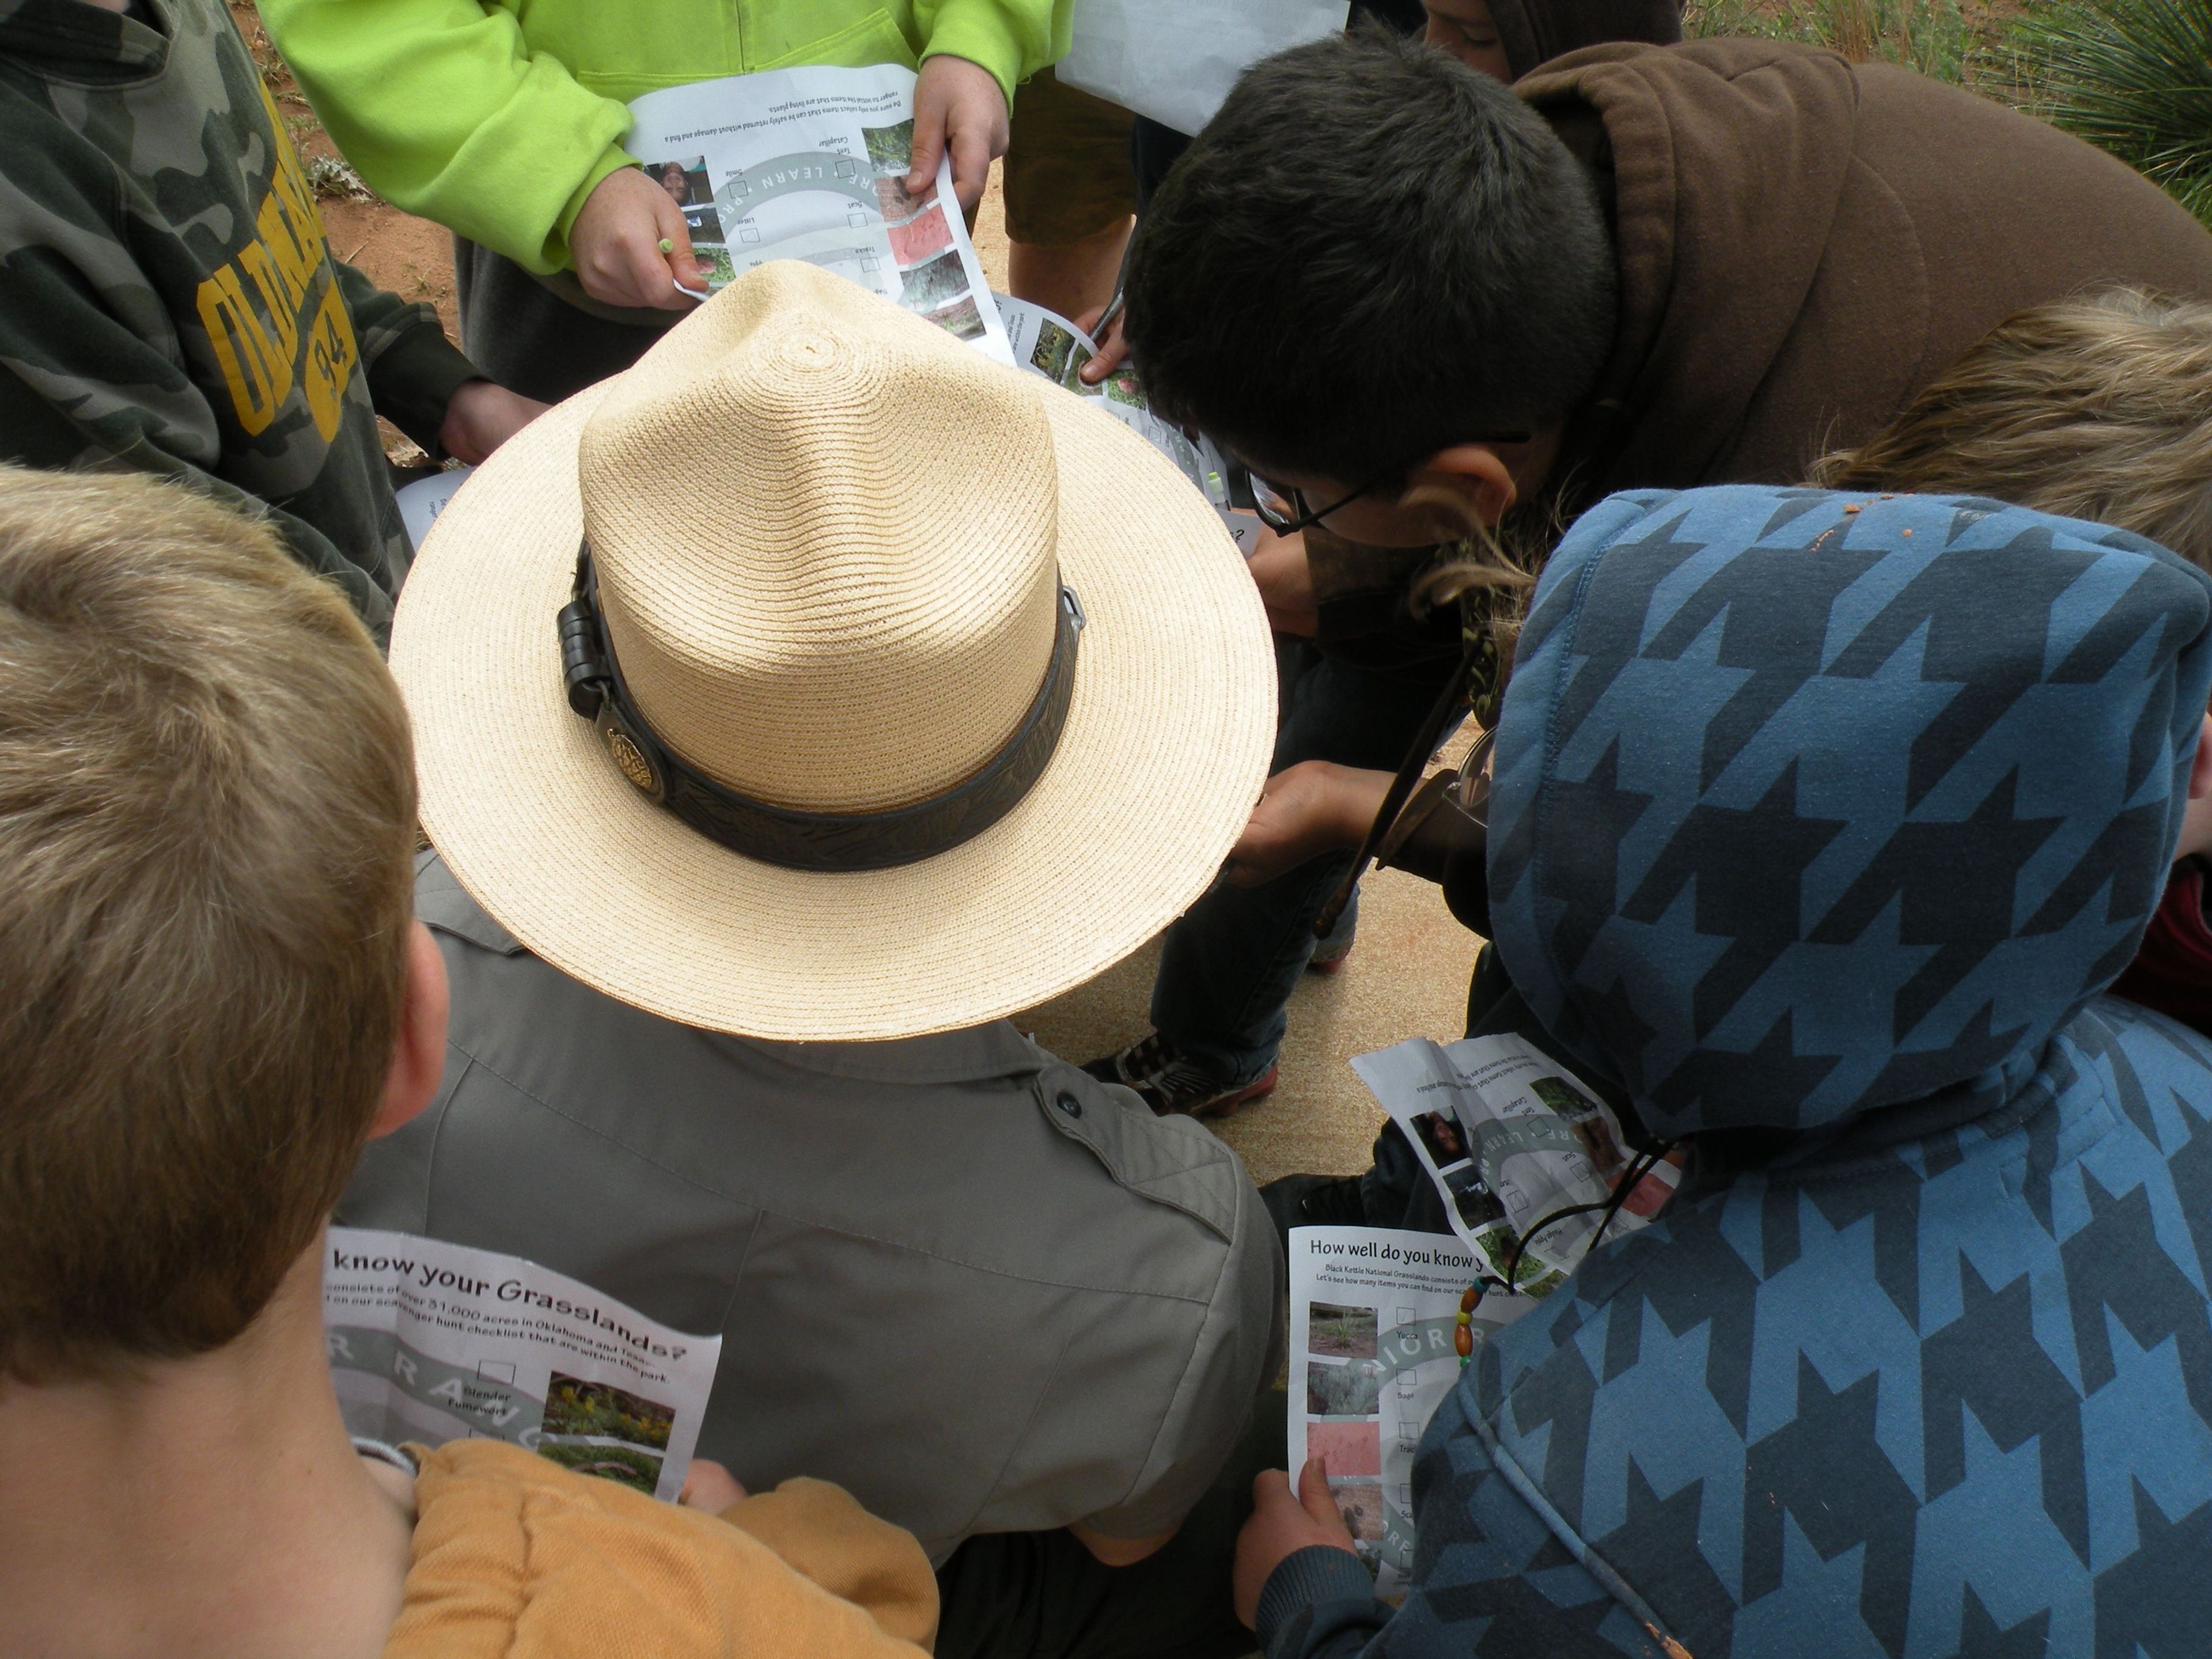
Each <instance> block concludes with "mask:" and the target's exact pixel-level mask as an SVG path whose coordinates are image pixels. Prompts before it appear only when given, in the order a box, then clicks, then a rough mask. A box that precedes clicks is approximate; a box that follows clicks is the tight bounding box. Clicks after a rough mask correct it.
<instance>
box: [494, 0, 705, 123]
mask: <svg viewBox="0 0 2212 1659" xmlns="http://www.w3.org/2000/svg"><path fill="white" fill-rule="evenodd" d="M504 3H505V5H506V8H507V9H508V10H509V11H511V12H513V14H514V18H515V21H517V22H518V23H520V25H521V27H522V39H523V43H524V45H525V46H527V47H528V49H529V51H530V53H531V55H532V57H538V56H540V55H542V56H544V57H547V58H552V59H553V60H554V61H555V62H556V63H557V64H560V65H561V67H562V68H563V69H565V70H568V74H569V76H571V78H573V79H574V81H575V82H576V84H577V85H579V86H580V87H583V88H586V90H588V91H591V92H595V93H597V94H599V96H601V97H602V98H613V99H617V100H622V101H623V102H628V101H629V100H630V99H632V98H635V97H637V96H639V95H640V94H643V93H647V92H651V91H653V90H654V89H655V88H660V87H674V86H684V85H686V84H688V83H689V82H693V81H711V80H714V79H715V78H716V77H717V76H724V75H737V74H739V73H741V72H742V71H743V70H744V68H745V64H744V58H743V51H742V42H741V40H740V35H739V25H738V13H737V11H736V9H734V8H733V7H732V4H731V3H730V0H653V3H652V4H650V5H643V6H623V5H609V4H607V3H605V0H504Z"/></svg>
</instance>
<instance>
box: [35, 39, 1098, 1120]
mask: <svg viewBox="0 0 2212 1659" xmlns="http://www.w3.org/2000/svg"><path fill="white" fill-rule="evenodd" d="M0 3H4V0H0ZM415 915H416V919H417V920H418V921H421V922H422V924H423V926H425V927H428V928H430V929H431V930H432V931H433V932H435V933H445V934H448V935H450V936H451V937H453V938H454V939H462V940H465V941H466V942H467V943H469V944H471V945H476V946H477V948H478V949H480V950H485V951H496V952H497V953H498V954H500V955H501V956H507V957H519V956H522V955H524V954H525V953H526V951H527V948H528V947H526V945H524V944H523V943H522V941H521V940H520V939H516V938H515V936H514V935H513V934H512V933H508V932H507V929H506V928H504V927H501V926H500V925H499V923H498V922H496V921H493V920H492V918H491V917H490V916H489V915H487V914H486V913H485V911H484V908H483V906H482V905H480V904H478V903H477V902H476V901H475V900H474V899H472V898H471V897H470V896H469V895H468V891H467V890H466V889H465V888H464V887H462V885H461V884H460V883H459V882H458V881H456V880H455V879H454V878H453V872H452V871H450V870H448V869H447V867H446V864H445V861H444V860H442V859H441V858H440V857H439V856H438V855H437V854H436V853H435V852H424V853H420V854H416V860H415ZM703 1035H705V1036H708V1038H709V1039H711V1040H712V1041H714V1042H733V1043H741V1044H743V1045H744V1046H745V1047H746V1048H755V1049H758V1050H760V1051H762V1052H763V1053H765V1054H773V1055H774V1056H775V1058H776V1059H777V1060H780V1061H781V1062H782V1063H783V1064H785V1065H787V1066H793V1067H794V1068H795V1069H797V1070H799V1071H802V1072H811V1073H814V1074H815V1075H816V1076H817V1077H837V1078H848V1079H852V1080H853V1081H854V1082H857V1083H904V1084H939V1083H979V1082H981V1081H983V1080H984V1079H989V1078H1029V1077H1034V1076H1036V1074H1037V1073H1040V1072H1042V1071H1043V1070H1044V1069H1045V1068H1046V1067H1047V1066H1053V1065H1056V1064H1059V1063H1060V1062H1059V1061H1058V1060H1056V1059H1055V1057H1054V1055H1053V1054H1049V1053H1048V1052H1047V1051H1046V1050H1045V1049H1043V1048H1039V1047H1038V1046H1037V1045H1036V1043H1035V1042H1031V1041H1030V1039H1029V1038H1027V1037H1025V1036H1023V1035H1022V1034H1021V1032H1020V1031H1018V1030H1016V1029H1015V1027H1014V1024H1013V1023H1012V1021H1011V1020H1004V1019H994V1020H989V1021H987V1022H985V1023H984V1024H981V1025H970V1026H968V1027H966V1028H965V1029H963V1030H957V1031H937V1032H933V1033H931V1034H930V1035H928V1036H910V1037H894V1038H891V1039H889V1040H887V1041H884V1042H767V1041H765V1040H763V1039H762V1038H759V1037H741V1036H729V1035H727V1034H726V1033H723V1032H719V1031H709V1032H706V1033H703Z"/></svg>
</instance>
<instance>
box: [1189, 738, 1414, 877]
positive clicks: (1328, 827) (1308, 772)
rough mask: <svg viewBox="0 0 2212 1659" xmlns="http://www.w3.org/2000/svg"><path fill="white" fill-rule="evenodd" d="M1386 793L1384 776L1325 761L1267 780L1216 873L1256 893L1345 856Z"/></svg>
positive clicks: (1387, 784) (1387, 781) (1371, 820)
mask: <svg viewBox="0 0 2212 1659" xmlns="http://www.w3.org/2000/svg"><path fill="white" fill-rule="evenodd" d="M1388 793H1390V774H1389V773H1388V772H1366V771H1361V770H1359V769H1356V768H1353V767H1350V766H1337V765H1334V764H1332V763H1330V762H1328V761H1300V762H1299V763H1297V765H1296V766H1291V767H1286V768H1285V769H1283V770H1282V771H1280V772H1278V773H1276V774H1275V775H1274V776H1273V777H1272V778H1269V779H1268V780H1267V787H1266V788H1265V789H1264V790H1262V791H1261V795H1260V804H1259V805H1257V806H1255V807H1254V808H1253V809H1252V818H1251V822H1249V823H1247V824H1246V825H1245V826H1244V833H1243V835H1242V836H1238V837H1237V845H1236V846H1234V847H1232V848H1230V849H1229V862H1228V863H1227V865H1225V866H1224V867H1223V869H1222V872H1221V873H1222V875H1223V877H1224V878H1225V879H1226V880H1227V882H1228V883H1229V884H1230V885H1231V887H1257V886H1258V885H1259V884H1261V882H1266V881H1273V879H1274V878H1276V877H1277V876H1279V875H1282V874H1284V873H1285V872H1287V871H1291V870H1295V869H1297V867H1298V866H1300V865H1302V864H1304V863H1305V862H1307V861H1308V860H1311V859H1317V858H1319V857H1321V856H1322V854H1324V853H1349V852H1351V851H1352V849H1354V848H1357V847H1358V845H1359V843H1360V841H1361V839H1362V838H1363V837H1364V836H1365V835H1366V834H1367V826H1368V825H1370V823H1374V822H1375V815H1376V813H1377V812H1379V811H1382V810H1383V796H1385V795H1387V794H1388Z"/></svg>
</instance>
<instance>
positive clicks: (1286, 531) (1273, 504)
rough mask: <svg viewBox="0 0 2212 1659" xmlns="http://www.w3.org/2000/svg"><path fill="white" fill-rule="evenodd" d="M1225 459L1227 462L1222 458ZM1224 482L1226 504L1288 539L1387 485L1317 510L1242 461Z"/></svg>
mask: <svg viewBox="0 0 2212 1659" xmlns="http://www.w3.org/2000/svg"><path fill="white" fill-rule="evenodd" d="M1529 437H1530V435H1529V434H1528V433H1526V432H1500V433H1498V434H1497V435H1494V436H1492V437H1486V438H1475V439H1472V440H1470V441H1471V442H1474V443H1485V444H1525V443H1527V442H1528V441H1529ZM1224 459H1226V458H1224ZM1225 482H1226V483H1227V484H1228V486H1229V504H1230V505H1231V507H1243V508H1244V509H1245V510H1246V511H1247V512H1249V513H1254V514H1255V515H1257V517H1258V518H1259V520H1260V522H1261V524H1263V525H1265V526H1267V528H1268V529H1270V530H1272V531H1273V532H1275V533H1276V534H1277V535H1278V536H1288V535H1290V534H1291V533H1292V532H1295V531H1300V530H1306V529H1310V528H1311V527H1312V526H1315V525H1317V524H1319V523H1320V522H1321V521H1322V520H1323V519H1326V518H1327V517H1328V515H1329V514H1330V513H1334V512H1335V511H1337V510H1338V509H1339V508H1340V507H1349V506H1351V505H1352V502H1354V501H1358V499H1359V498H1360V497H1361V496H1363V495H1372V494H1374V492H1375V491H1376V490H1377V489H1381V488H1382V487H1383V483H1385V482H1386V481H1385V480H1383V479H1382V478H1370V479H1369V480H1368V481H1367V482H1366V483H1364V484H1362V485H1360V486H1359V488H1358V489H1355V490H1352V492H1351V493H1350V494H1348V495H1340V496H1338V497H1337V498H1336V499H1335V500H1334V501H1331V502H1330V503H1329V504H1328V506H1327V507H1316V506H1315V505H1314V504H1313V503H1312V502H1311V501H1308V500H1307V499H1306V493H1305V491H1304V490H1303V489H1293V488H1292V487H1291V486H1290V485H1288V484H1279V483H1275V482H1274V481H1273V479H1271V478H1265V477H1261V475H1260V474H1259V473H1257V472H1255V471H1252V469H1251V468H1250V467H1249V466H1246V465H1244V464H1243V462H1242V461H1236V460H1230V461H1228V465H1227V467H1226V470H1225Z"/></svg>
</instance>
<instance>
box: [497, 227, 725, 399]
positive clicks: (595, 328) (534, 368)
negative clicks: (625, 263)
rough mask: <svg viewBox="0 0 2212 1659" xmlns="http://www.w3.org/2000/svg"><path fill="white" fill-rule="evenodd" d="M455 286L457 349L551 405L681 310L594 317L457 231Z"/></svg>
mask: <svg viewBox="0 0 2212 1659" xmlns="http://www.w3.org/2000/svg"><path fill="white" fill-rule="evenodd" d="M453 285H454V288H455V289H456V290H457V292H458V294H459V300H460V309H461V349H462V350H464V351H465V352H467V353H468V354H469V357H470V360H471V362H474V363H475V364H476V366H477V368H480V369H482V370H483V372H484V373H485V374H488V375H489V376H490V377H491V379H493V380H495V381H497V382H498V383H499V384H500V385H501V386H506V387H507V389H508V390H510V391H513V392H520V393H521V394H522V395H523V396H524V397H526V398H538V399H539V400H541V401H542V402H544V403H549V404H557V403H559V402H560V401H561V399H562V398H566V397H568V396H570V395H571V394H572V393H574V392H581V391H582V390H583V389H584V388H585V387H586V386H591V385H592V384H594V383H596V382H598V381H600V380H605V379H606V378H607V376H608V375H610V374H621V373H622V372H623V370H624V369H626V368H629V366H630V365H631V364H632V363H634V362H636V361H637V360H638V359H639V358H640V357H641V356H644V355H645V352H646V349H647V347H649V346H650V345H652V344H653V342H654V341H655V340H658V339H659V337H661V335H662V334H663V333H664V332H665V331H667V329H668V328H669V327H671V326H672V325H674V324H676V323H678V322H681V321H682V320H683V319H684V313H682V312H680V311H670V312H653V313H647V316H649V318H650V319H651V320H648V321H644V322H638V323H620V322H612V321H610V320H608V319H605V318H603V317H594V316H592V314H591V313H589V312H586V311H580V310H579V309H577V307H574V306H572V305H570V304H569V303H568V301H566V300H564V299H562V297H561V296H560V295H557V294H556V293H555V292H554V291H553V290H552V289H550V288H547V287H546V286H545V284H544V283H541V282H539V281H538V279H537V278H536V277H534V276H532V275H531V274H530V273H529V272H528V271H526V270H524V269H523V268H522V267H521V266H520V265H519V264H515V263H514V261H513V260H512V259H510V258H507V256H506V255H505V254H503V253H494V252H492V251H491V250H490V249H489V248H488V247H484V246H480V245H479V244H477V243H475V242H471V241H470V240H468V239H467V238H465V237H462V236H456V237H454V238H453Z"/></svg>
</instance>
